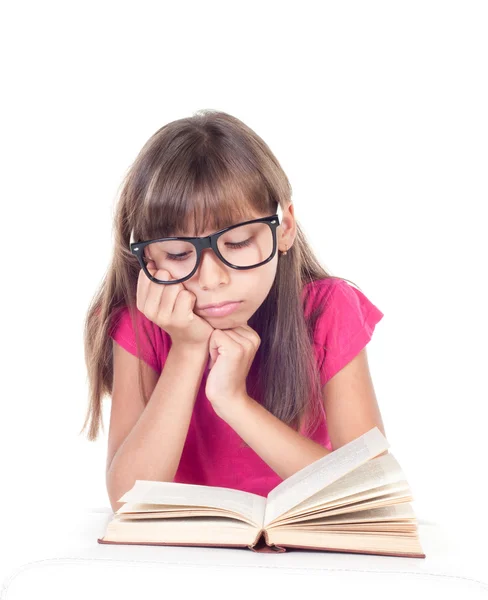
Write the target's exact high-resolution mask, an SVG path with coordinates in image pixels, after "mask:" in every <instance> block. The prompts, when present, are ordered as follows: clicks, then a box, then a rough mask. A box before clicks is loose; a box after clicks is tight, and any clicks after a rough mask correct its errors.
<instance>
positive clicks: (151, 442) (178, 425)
mask: <svg viewBox="0 0 488 600" xmlns="http://www.w3.org/2000/svg"><path fill="white" fill-rule="evenodd" d="M207 361H208V349H207V348H206V347H195V348H191V347H181V348H180V347H176V346H174V345H173V346H172V347H171V348H170V351H169V353H168V356H167V358H166V361H165V364H164V368H163V371H162V373H161V375H160V377H159V380H158V382H157V384H156V387H155V388H154V391H153V393H152V394H151V397H150V399H149V401H148V403H147V406H146V407H145V409H144V411H143V412H142V414H141V416H140V417H139V420H138V421H137V423H136V424H135V425H134V427H133V428H132V430H131V432H130V433H129V435H128V436H127V437H126V439H125V440H124V442H123V443H122V444H121V445H120V447H119V448H118V450H117V452H116V453H115V455H114V457H113V459H112V462H111V464H110V467H109V469H108V471H107V479H106V484H107V491H108V495H109V498H110V504H111V505H112V509H113V511H114V512H115V511H116V510H118V508H120V507H121V506H122V505H123V503H122V502H118V499H119V498H120V497H122V496H123V494H124V493H125V492H127V491H128V490H130V489H131V488H132V486H133V485H134V483H135V481H136V479H147V480H152V481H173V478H174V476H175V473H176V471H177V469H178V465H179V462H180V458H181V454H182V452H183V447H184V443H185V440H186V436H187V434H188V427H189V425H190V420H191V415H192V412H193V407H194V405H195V399H196V396H197V393H198V389H199V387H200V383H201V379H202V376H203V373H204V370H205V367H206V364H207Z"/></svg>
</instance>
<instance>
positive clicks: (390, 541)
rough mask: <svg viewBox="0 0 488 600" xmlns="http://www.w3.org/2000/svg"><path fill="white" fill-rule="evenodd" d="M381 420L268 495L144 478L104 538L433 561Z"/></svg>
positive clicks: (126, 498)
mask: <svg viewBox="0 0 488 600" xmlns="http://www.w3.org/2000/svg"><path fill="white" fill-rule="evenodd" d="M389 447H390V445H389V444H388V442H387V440H386V438H385V437H384V436H383V434H382V433H381V431H380V430H379V429H378V428H377V427H374V428H373V429H371V430H370V431H368V432H367V433H365V434H364V435H362V436H360V437H359V438H357V439H355V440H353V441H352V442H349V443H348V444H345V445H344V446H342V447H340V448H338V449H337V450H334V451H333V452H330V453H329V454H327V455H326V456H324V457H322V458H320V459H318V460H316V461H314V462H313V463H311V464H310V465H307V466H306V467H304V468H303V469H301V470H300V471H297V472H296V473H294V474H293V475H291V476H290V477H288V478H287V479H284V480H283V481H282V482H281V483H280V484H279V485H277V486H276V487H275V488H274V489H272V490H271V491H270V492H269V494H268V496H267V497H263V496H260V495H258V494H253V493H250V492H243V491H241V490H235V489H232V488H225V487H212V486H205V485H193V484H187V483H174V482H164V481H147V480H140V479H138V480H136V482H135V484H134V486H133V487H132V489H130V490H129V491H128V492H126V493H125V494H124V495H123V496H122V498H120V500H119V502H125V504H124V505H123V506H121V507H120V508H119V509H118V510H117V512H116V513H115V514H114V518H113V519H112V520H111V521H110V522H109V523H108V525H107V529H106V532H105V536H104V537H103V538H99V539H98V540H97V541H98V542H99V543H101V544H142V545H146V544H149V545H170V546H219V547H234V548H249V549H250V550H253V551H254V552H286V551H287V549H292V548H301V549H307V550H325V551H330V552H352V553H359V554H380V555H386V556H408V557H414V558H425V554H424V552H423V551H422V548H421V546H420V540H419V536H418V528H417V519H416V517H415V514H414V512H413V510H412V507H411V505H410V501H412V500H413V498H412V496H411V491H410V489H409V486H408V483H407V482H406V481H405V477H404V473H403V472H402V470H401V468H400V466H399V464H398V462H397V461H396V460H395V458H394V457H393V456H392V454H390V453H388V454H384V455H383V456H379V455H380V454H382V453H383V452H384V451H385V450H387V449H388V448H389Z"/></svg>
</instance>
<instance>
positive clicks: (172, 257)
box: [166, 252, 188, 261]
mask: <svg viewBox="0 0 488 600" xmlns="http://www.w3.org/2000/svg"><path fill="white" fill-rule="evenodd" d="M187 254H188V252H183V253H182V254H167V255H166V256H167V257H168V259H169V260H176V261H178V260H184V259H185V257H186V255H187Z"/></svg>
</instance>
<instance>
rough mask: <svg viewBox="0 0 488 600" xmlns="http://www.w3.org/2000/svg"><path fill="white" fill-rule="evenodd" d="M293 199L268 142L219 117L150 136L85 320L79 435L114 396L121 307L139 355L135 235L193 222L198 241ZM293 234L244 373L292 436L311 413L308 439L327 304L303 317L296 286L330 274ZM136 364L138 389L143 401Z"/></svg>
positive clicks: (202, 115)
mask: <svg viewBox="0 0 488 600" xmlns="http://www.w3.org/2000/svg"><path fill="white" fill-rule="evenodd" d="M291 195H292V189H291V185H290V183H289V181H288V179H287V176H286V175H285V173H284V171H283V169H282V168H281V166H280V164H279V163H278V160H277V159H276V157H275V156H274V154H273V153H272V152H271V150H270V148H269V147H268V146H267V144H266V143H265V142H264V141H263V140H262V139H261V138H260V137H259V136H258V135H257V134H256V133H255V132H254V131H253V130H252V129H250V128H249V127H248V126H246V125H245V124H244V123H243V122H242V121H240V120H239V119H237V118H236V117H233V116H231V115H229V114H227V113H225V112H220V111H214V110H202V111H198V112H196V113H195V114H194V115H193V116H192V117H188V118H182V119H179V120H176V121H173V122H171V123H168V124H167V125H165V126H163V127H161V128H160V129H159V130H158V131H156V133H154V134H153V135H152V136H151V137H150V138H149V140H148V141H147V142H146V143H145V145H144V146H143V148H142V149H141V151H140V152H139V154H138V155H137V157H136V159H135V161H134V162H133V164H132V165H131V166H130V168H129V170H128V172H127V173H126V176H125V178H124V181H123V184H122V188H121V192H120V198H119V200H118V203H117V206H116V211H115V216H114V225H113V228H114V249H113V255H112V261H111V264H110V266H109V268H108V270H107V272H106V274H105V276H104V278H103V280H102V282H101V285H100V287H99V289H98V290H97V292H96V294H95V295H94V297H93V300H92V302H91V304H90V307H89V310H88V313H87V316H86V321H85V328H84V349H85V362H86V366H87V371H88V380H89V406H88V410H87V414H86V418H85V423H84V425H83V428H82V430H81V432H80V433H82V432H83V431H84V430H85V429H86V427H87V426H88V423H89V431H88V436H87V437H88V440H89V441H94V440H96V439H97V437H98V433H99V425H100V424H101V426H102V430H103V429H104V424H103V418H102V414H101V400H102V399H103V397H104V396H105V395H106V394H109V395H111V394H112V382H113V381H112V380H113V353H112V348H113V346H112V340H111V338H110V333H111V327H112V326H113V323H114V321H116V316H117V314H118V313H119V312H120V311H122V310H124V308H125V307H128V309H129V312H130V316H131V319H132V324H133V329H134V332H135V338H136V345H137V348H138V355H139V356H141V352H140V342H139V340H140V338H139V334H140V332H139V331H138V328H137V327H134V323H135V322H136V298H137V279H138V275H139V271H140V265H139V263H138V261H137V258H136V257H135V256H134V255H133V254H132V253H131V252H130V249H129V243H130V236H131V231H133V232H134V239H135V240H141V239H154V238H158V237H169V236H174V235H177V234H178V232H179V231H181V230H182V225H187V224H188V223H189V222H190V219H191V218H193V227H194V231H195V233H194V235H200V234H201V232H203V231H205V229H212V230H214V231H216V230H219V229H222V228H224V227H227V226H229V225H231V224H233V223H235V222H237V221H238V220H246V219H248V218H249V217H248V214H249V212H248V211H249V208H251V209H252V210H254V211H255V212H257V213H259V214H263V215H272V214H275V213H276V210H277V207H278V204H279V205H280V206H281V207H282V209H284V208H285V207H286V206H287V205H288V204H289V203H290V202H291ZM295 220H296V219H295ZM296 232H297V235H296V238H295V241H294V243H293V244H292V246H291V248H288V250H287V254H286V256H279V259H278V266H277V272H276V276H275V280H274V282H273V285H272V287H271V290H270V292H269V294H268V296H267V297H266V299H265V300H264V302H263V303H262V304H261V306H260V307H259V308H258V310H257V311H256V312H255V313H254V314H253V315H252V317H251V318H250V319H249V321H248V324H249V326H250V327H252V328H253V329H254V330H255V331H256V332H257V333H258V335H259V336H260V338H261V345H260V346H259V349H258V352H257V354H256V357H255V360H254V362H253V365H252V367H251V371H250V374H251V372H252V374H253V377H252V378H250V379H252V381H254V382H255V385H254V386H253V387H251V389H249V387H248V393H249V395H250V396H251V397H253V398H255V399H257V397H258V396H259V397H260V401H261V403H262V404H263V406H265V408H267V410H268V411H270V412H271V413H272V414H274V415H275V416H276V417H278V418H279V419H281V420H282V421H283V422H285V423H286V424H288V425H290V426H291V427H292V428H293V429H295V430H298V428H299V427H300V426H301V425H302V423H303V420H304V419H305V417H306V416H307V417H310V418H309V422H310V423H312V429H308V430H307V433H308V435H310V434H311V433H313V431H315V427H314V426H313V424H315V426H317V424H318V422H319V418H318V414H319V413H318V410H319V406H318V403H319V402H321V382H320V376H319V372H318V367H317V364H316V360H315V358H314V351H313V332H314V329H315V325H316V320H317V318H318V316H319V315H320V313H321V312H322V310H324V308H325V306H317V307H316V308H315V310H314V311H313V312H312V313H311V314H310V315H309V316H308V318H305V316H304V310H303V307H304V303H303V300H302V290H303V286H304V285H305V284H307V283H311V282H313V281H316V280H320V279H325V278H327V277H332V275H330V274H329V273H328V272H327V271H326V270H325V269H324V268H323V267H322V266H321V265H320V264H319V261H318V260H317V258H316V257H315V255H314V252H313V251H312V249H311V247H310V245H309V244H308V242H307V240H306V237H305V235H304V233H303V231H302V230H301V228H300V225H299V223H298V220H296ZM334 277H336V276H334ZM342 279H344V278H342ZM345 281H349V280H345ZM351 283H353V282H351ZM322 304H324V303H322ZM143 334H144V335H145V336H146V339H149V338H148V334H147V332H146V331H144V332H143ZM284 342H285V343H284ZM141 360H142V359H139V377H138V379H139V387H140V390H141V394H142V397H143V398H144V402H145V403H146V404H147V402H148V400H149V398H148V397H147V394H146V391H145V390H144V389H143V385H142V363H141ZM257 364H259V372H258V371H257V367H256V365H257ZM258 384H259V385H258Z"/></svg>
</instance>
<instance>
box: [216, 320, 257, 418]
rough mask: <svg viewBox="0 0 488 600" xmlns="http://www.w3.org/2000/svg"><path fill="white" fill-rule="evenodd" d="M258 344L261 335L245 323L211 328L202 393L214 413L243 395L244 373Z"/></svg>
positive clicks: (240, 398)
mask: <svg viewBox="0 0 488 600" xmlns="http://www.w3.org/2000/svg"><path fill="white" fill-rule="evenodd" d="M260 344H261V338H260V337H259V335H258V334H257V333H256V332H255V331H254V329H252V328H251V327H249V325H240V326H239V327H234V328H233V329H225V330H222V329H214V331H213V332H212V334H211V336H210V340H209V353H210V365H209V367H210V371H209V373H208V377H207V384H206V387H205V394H206V396H207V398H208V400H209V401H210V403H211V404H212V406H213V407H214V409H215V410H216V412H217V413H218V414H219V412H220V413H221V414H223V412H224V411H225V410H228V409H229V408H231V407H232V404H233V403H237V402H240V401H242V400H243V399H244V398H246V397H247V388H246V377H247V375H248V373H249V370H250V368H251V365H252V363H253V360H254V356H255V355H256V352H257V350H258V348H259V345H260Z"/></svg>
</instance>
